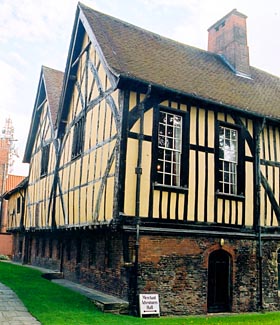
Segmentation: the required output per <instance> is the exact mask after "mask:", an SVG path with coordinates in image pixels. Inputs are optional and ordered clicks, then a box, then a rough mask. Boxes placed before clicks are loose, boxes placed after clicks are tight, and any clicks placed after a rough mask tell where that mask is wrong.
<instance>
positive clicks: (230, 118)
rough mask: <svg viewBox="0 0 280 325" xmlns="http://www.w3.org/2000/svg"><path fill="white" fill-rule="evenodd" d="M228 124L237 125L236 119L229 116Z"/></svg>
mask: <svg viewBox="0 0 280 325" xmlns="http://www.w3.org/2000/svg"><path fill="white" fill-rule="evenodd" d="M227 123H231V124H235V121H234V119H233V118H232V117H231V116H230V115H229V114H228V116H227Z"/></svg>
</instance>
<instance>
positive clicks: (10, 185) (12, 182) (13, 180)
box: [5, 175, 25, 192]
mask: <svg viewBox="0 0 280 325" xmlns="http://www.w3.org/2000/svg"><path fill="white" fill-rule="evenodd" d="M24 178H25V176H18V175H8V178H7V180H6V184H5V185H6V186H5V192H9V191H10V190H12V189H14V188H15V187H16V186H17V185H18V184H19V183H20V182H21V181H22V180H24Z"/></svg>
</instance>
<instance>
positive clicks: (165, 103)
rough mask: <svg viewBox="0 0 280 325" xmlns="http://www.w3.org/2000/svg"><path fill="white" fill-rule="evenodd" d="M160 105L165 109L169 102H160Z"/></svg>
mask: <svg viewBox="0 0 280 325" xmlns="http://www.w3.org/2000/svg"><path fill="white" fill-rule="evenodd" d="M160 105H163V106H165V107H168V106H169V102H168V100H165V101H164V102H161V103H160Z"/></svg>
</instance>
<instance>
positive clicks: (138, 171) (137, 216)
mask: <svg viewBox="0 0 280 325" xmlns="http://www.w3.org/2000/svg"><path fill="white" fill-rule="evenodd" d="M150 94H151V85H149V86H148V90H147V93H146V95H145V98H144V99H143V101H142V102H141V103H139V105H138V113H139V122H140V125H139V134H138V158H137V167H136V168H135V174H136V175H137V176H136V204H135V227H136V240H135V261H134V275H135V281H134V301H133V305H134V309H135V310H134V312H135V314H138V308H137V293H138V256H139V236H140V189H141V175H142V147H143V138H144V110H145V102H146V101H147V99H148V98H149V97H150Z"/></svg>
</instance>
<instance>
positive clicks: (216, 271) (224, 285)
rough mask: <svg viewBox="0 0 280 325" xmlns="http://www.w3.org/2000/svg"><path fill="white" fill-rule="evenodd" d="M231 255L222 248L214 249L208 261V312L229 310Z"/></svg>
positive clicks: (230, 297)
mask: <svg viewBox="0 0 280 325" xmlns="http://www.w3.org/2000/svg"><path fill="white" fill-rule="evenodd" d="M231 264H232V263H231V256H230V255H229V254H228V253H227V252H226V251H224V250H222V249H220V250H217V251H214V252H212V253H211V254H210V256H209V263H208V299H207V303H208V312H211V313H218V312H226V311H231V302H232V275H231Z"/></svg>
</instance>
